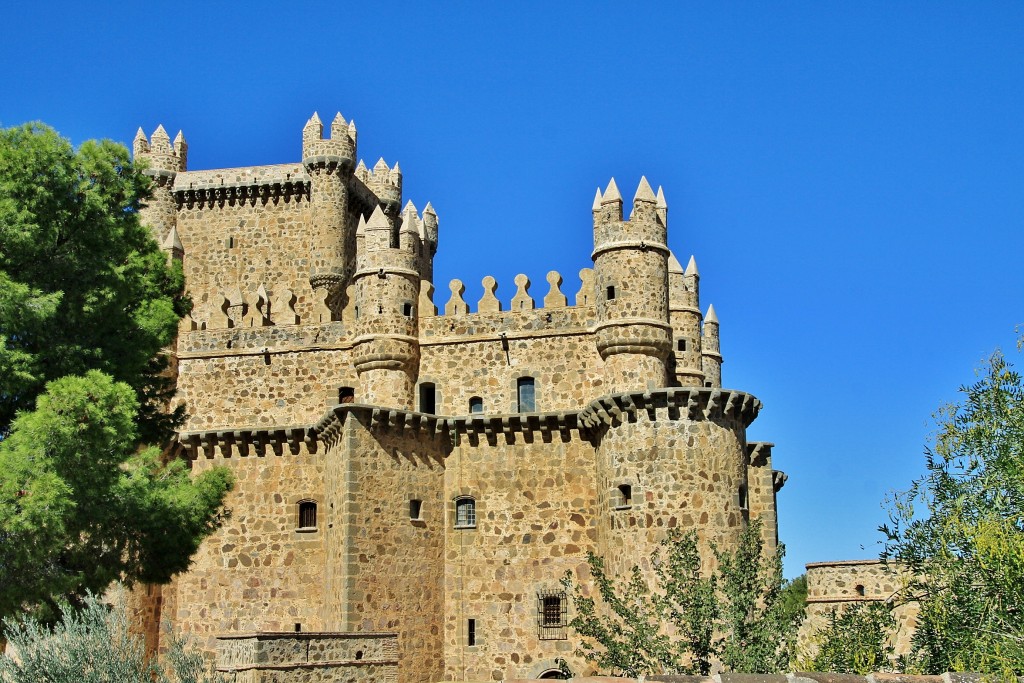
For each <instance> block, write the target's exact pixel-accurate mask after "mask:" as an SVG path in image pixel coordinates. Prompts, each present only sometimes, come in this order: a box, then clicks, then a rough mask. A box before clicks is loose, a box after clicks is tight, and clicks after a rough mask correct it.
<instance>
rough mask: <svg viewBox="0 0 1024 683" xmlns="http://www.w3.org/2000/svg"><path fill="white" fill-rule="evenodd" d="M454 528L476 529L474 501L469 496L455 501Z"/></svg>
mask: <svg viewBox="0 0 1024 683" xmlns="http://www.w3.org/2000/svg"><path fill="white" fill-rule="evenodd" d="M455 528H456V529H475V528H476V500H475V499H473V498H470V497H469V496H464V497H462V498H456V499H455Z"/></svg>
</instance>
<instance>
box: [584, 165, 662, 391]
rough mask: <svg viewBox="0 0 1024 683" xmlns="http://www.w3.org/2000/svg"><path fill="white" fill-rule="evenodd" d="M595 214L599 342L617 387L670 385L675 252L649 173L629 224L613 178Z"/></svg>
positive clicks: (610, 381)
mask: <svg viewBox="0 0 1024 683" xmlns="http://www.w3.org/2000/svg"><path fill="white" fill-rule="evenodd" d="M599 192H600V191H599ZM593 213H594V253H593V259H594V277H595V282H596V285H597V297H596V299H597V315H598V322H597V327H596V339H597V350H598V353H600V354H601V357H602V358H603V359H604V361H605V374H606V377H607V381H608V384H609V385H610V387H611V389H612V391H626V390H636V389H647V388H651V387H663V386H666V385H667V384H668V381H667V380H668V376H667V372H666V364H667V361H668V354H669V349H670V348H671V333H672V330H671V327H670V326H669V324H668V320H669V316H668V257H669V249H668V245H667V244H666V241H667V228H666V226H665V222H664V219H663V218H662V216H663V213H662V212H661V211H660V210H659V208H658V199H657V197H656V196H655V194H654V191H653V190H651V186H650V185H649V184H648V183H647V178H641V179H640V186H639V187H638V188H637V191H636V196H635V197H633V211H632V214H631V215H630V217H629V220H625V221H624V220H623V219H622V196H621V195H620V194H619V188H618V187H617V186H616V185H615V179H614V178H613V179H612V180H611V182H609V183H608V187H607V188H606V189H605V191H604V194H603V195H601V196H600V197H599V198H595V200H594V209H593Z"/></svg>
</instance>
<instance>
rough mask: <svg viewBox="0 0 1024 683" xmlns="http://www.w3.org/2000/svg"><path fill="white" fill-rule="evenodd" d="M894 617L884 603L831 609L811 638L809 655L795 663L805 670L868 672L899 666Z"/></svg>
mask: <svg viewBox="0 0 1024 683" xmlns="http://www.w3.org/2000/svg"><path fill="white" fill-rule="evenodd" d="M895 632H896V618H895V616H894V614H893V611H892V606H891V605H889V604H887V603H883V602H858V603H852V604H849V605H845V606H844V607H842V608H838V609H836V608H833V609H831V610H829V612H828V614H827V615H826V622H825V626H824V628H822V629H821V630H819V631H818V632H816V633H814V634H813V635H812V636H811V638H810V641H811V642H810V646H811V647H810V649H811V650H812V651H813V654H812V655H809V656H804V657H802V658H800V659H799V660H798V662H797V666H798V667H799V668H800V669H803V670H805V671H828V672H831V673H842V674H861V675H865V674H869V673H874V672H878V671H891V670H893V669H898V668H901V667H900V663H899V662H897V661H896V659H895V657H894V653H895V648H894V647H893V645H892V636H893V634H894V633H895Z"/></svg>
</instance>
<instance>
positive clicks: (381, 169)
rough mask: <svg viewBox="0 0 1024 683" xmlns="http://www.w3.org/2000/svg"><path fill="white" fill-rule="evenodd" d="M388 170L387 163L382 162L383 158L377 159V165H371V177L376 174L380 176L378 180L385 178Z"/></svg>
mask: <svg viewBox="0 0 1024 683" xmlns="http://www.w3.org/2000/svg"><path fill="white" fill-rule="evenodd" d="M390 170H391V169H390V168H388V162H386V161H384V157H381V158H380V159H377V163H375V164H374V165H373V175H377V174H378V173H380V174H382V175H381V177H380V178H379V180H383V179H384V178H386V177H387V173H388V171H390Z"/></svg>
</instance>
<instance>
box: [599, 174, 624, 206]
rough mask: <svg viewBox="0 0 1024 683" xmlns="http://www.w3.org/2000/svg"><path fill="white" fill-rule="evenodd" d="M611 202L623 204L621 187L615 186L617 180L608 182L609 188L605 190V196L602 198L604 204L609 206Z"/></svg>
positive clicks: (613, 179)
mask: <svg viewBox="0 0 1024 683" xmlns="http://www.w3.org/2000/svg"><path fill="white" fill-rule="evenodd" d="M610 202H619V203H620V204H621V203H622V195H621V194H620V193H619V186H618V185H616V184H615V178H612V179H611V180H610V181H609V182H608V187H607V188H605V191H604V196H602V197H601V203H602V204H608V203H610Z"/></svg>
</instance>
